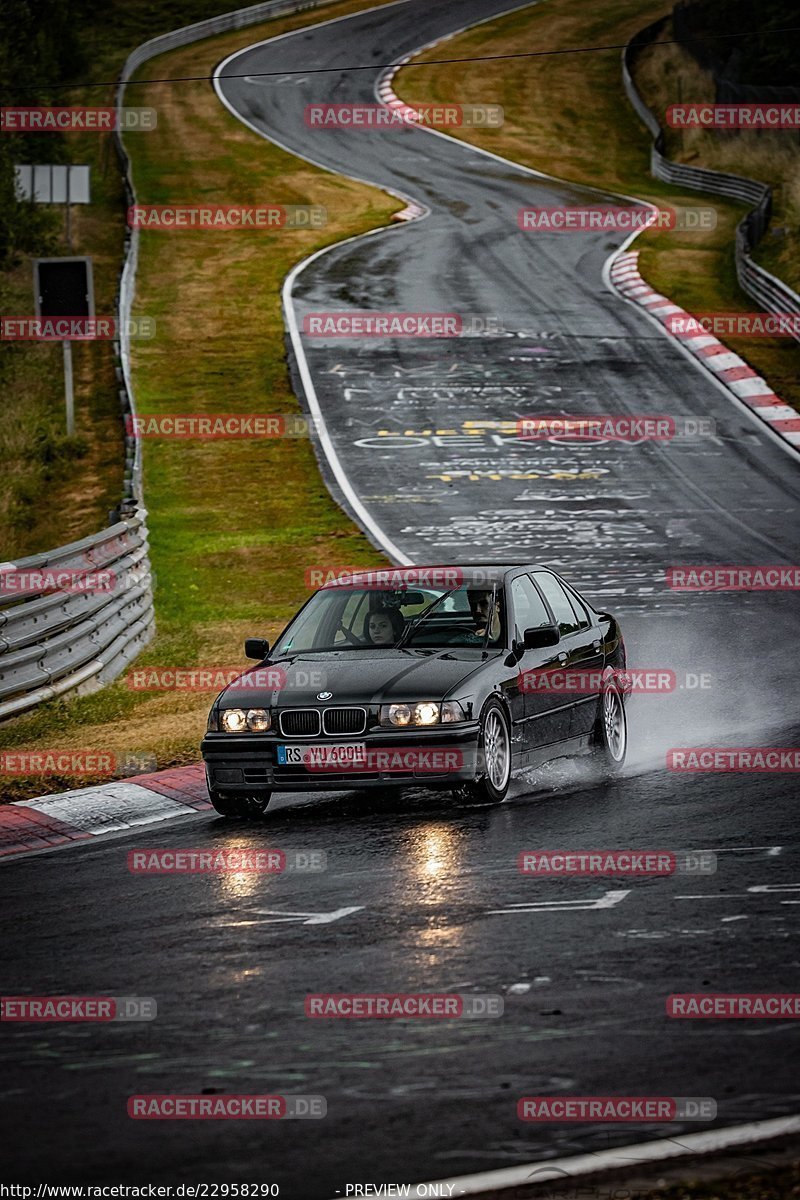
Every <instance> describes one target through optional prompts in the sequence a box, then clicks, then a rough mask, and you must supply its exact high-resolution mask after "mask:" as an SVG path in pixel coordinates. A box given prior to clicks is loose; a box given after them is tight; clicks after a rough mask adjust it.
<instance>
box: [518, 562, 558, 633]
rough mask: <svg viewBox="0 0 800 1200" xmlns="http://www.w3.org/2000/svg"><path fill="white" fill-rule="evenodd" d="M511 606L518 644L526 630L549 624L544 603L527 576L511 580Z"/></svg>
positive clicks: (548, 616)
mask: <svg viewBox="0 0 800 1200" xmlns="http://www.w3.org/2000/svg"><path fill="white" fill-rule="evenodd" d="M511 606H512V609H513V613H514V625H515V630H514V637H515V638H516V639H517V641H519V642H521V641H522V636H523V634H524V633H525V630H526V629H538V628H539V626H540V625H549V624H550V614H549V613H548V611H547V609H546V607H545V605H544V601H543V600H542V597H541V596H540V595H539V593H538V592H537V590H536V588H535V587H534V586H533V584H532V583H531V581H530V579H529V578H528V576H527V575H520V576H519V577H518V578H517V579H515V580H513V582H512V584H511Z"/></svg>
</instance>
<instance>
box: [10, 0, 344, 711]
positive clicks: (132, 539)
mask: <svg viewBox="0 0 800 1200" xmlns="http://www.w3.org/2000/svg"><path fill="white" fill-rule="evenodd" d="M333 2H334V0H267V2H266V3H262V4H256V5H253V6H251V7H250V8H244V9H238V10H237V11H235V12H230V13H224V14H222V15H221V16H218V17H213V18H212V19H211V20H208V21H200V22H198V23H197V24H195V25H187V26H184V27H183V28H182V29H177V30H174V31H173V32H171V33H167V34H164V35H163V36H161V37H155V38H151V39H150V40H149V41H147V42H143V43H142V45H140V46H137V47H136V49H135V50H133V51H132V53H131V54H129V56H128V58H127V59H126V61H125V65H124V66H123V68H122V71H121V73H120V77H119V82H118V85H117V93H116V105H117V108H118V109H119V108H120V107H121V106H122V104H123V98H124V94H125V85H126V84H127V83H128V81H129V80H130V78H131V76H132V75H133V73H134V72H135V71H136V70H137V68H138V67H140V66H141V65H142V64H143V63H145V62H147V61H148V60H149V59H151V58H155V57H156V56H158V55H159V54H164V53H165V52H166V51H168V50H174V49H177V48H178V47H180V46H187V45H190V44H191V43H192V42H196V41H201V40H202V39H203V38H207V37H212V36H214V35H215V34H219V33H227V32H229V31H231V30H234V29H241V28H244V27H246V26H248V25H253V24H256V23H258V22H259V21H262V20H266V19H268V18H270V17H275V16H280V15H281V14H282V13H297V12H302V11H303V10H305V9H312V8H319V7H321V6H323V5H325V4H331V3H333ZM118 124H119V122H118ZM115 144H116V149H117V153H118V156H119V160H120V165H121V169H122V173H123V176H124V180H125V192H126V201H127V205H128V206H130V205H133V204H135V203H136V193H135V191H134V187H133V180H132V176H131V169H130V160H129V158H128V155H127V153H126V151H125V147H124V145H123V142H122V137H121V134H120V133H119V131H117V132H116V133H115ZM138 257H139V231H138V229H133V230H128V233H127V235H126V242H125V261H124V265H123V269H122V273H121V275H120V282H119V288H118V291H117V298H116V309H117V315H118V317H119V330H120V334H119V341H118V342H117V343H115V351H116V354H117V356H118V360H119V365H118V367H117V380H118V383H119V401H120V407H121V409H122V414H123V418H124V417H125V416H127V415H128V414H130V415H134V414H135V413H136V402H135V397H134V392H133V384H132V379H131V347H130V328H131V326H130V317H131V312H132V308H133V298H134V288H135V280H136V267H137V264H138ZM142 500H143V497H142V450H141V441H140V440H139V439H138V438H134V437H132V436H131V435H130V434H129V433H128V432H127V431H126V435H125V483H124V490H123V498H122V503H121V504H120V510H119V511H120V514H121V516H122V520H121V521H119V522H118V523H117V524H114V525H111V526H109V528H108V529H104V530H102V531H101V532H100V533H96V534H93V535H92V536H90V537H86V538H83V539H82V540H81V541H77V542H72V543H70V544H69V545H67V546H60V547H59V548H58V549H56V550H51V551H48V552H46V553H44V554H35V555H32V556H30V557H29V558H24V559H21V560H19V561H18V562H13V563H12V562H6V563H0V720H3V719H4V718H8V717H13V716H16V715H17V714H19V713H21V712H25V711H26V710H27V709H30V708H33V707H35V706H36V705H37V704H41V703H42V702H43V701H44V700H51V699H53V698H54V697H56V696H60V695H63V694H64V693H65V692H69V691H72V690H74V689H76V688H81V689H86V690H89V689H94V688H96V687H98V686H100V685H102V684H104V683H108V682H110V681H111V680H112V679H115V678H116V677H117V676H118V675H119V674H120V672H121V671H123V670H124V668H125V666H126V665H127V664H128V663H129V662H130V661H131V659H133V658H134V657H135V656H136V655H137V654H138V653H139V651H140V650H141V649H142V648H143V647H144V646H145V645H146V644H147V642H148V641H149V640H150V638H151V637H152V636H153V633H154V631H155V619H154V613H153V589H152V577H151V573H150V562H149V552H148V543H147V525H146V523H145V518H146V513H145V510H144V508H143V505H142ZM98 571H99V572H101V573H104V574H102V576H101V577H102V580H103V581H104V583H105V584H107V586H102V587H98V583H99V580H98V578H97V572H98ZM37 573H38V577H37ZM26 578H27V579H28V580H29V581H30V586H28V587H27V588H26V587H22V586H20V585H21V583H24V580H25V579H26Z"/></svg>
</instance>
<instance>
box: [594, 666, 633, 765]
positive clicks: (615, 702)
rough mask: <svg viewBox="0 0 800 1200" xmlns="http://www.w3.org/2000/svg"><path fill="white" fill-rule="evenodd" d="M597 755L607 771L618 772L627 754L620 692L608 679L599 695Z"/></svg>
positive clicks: (596, 737)
mask: <svg viewBox="0 0 800 1200" xmlns="http://www.w3.org/2000/svg"><path fill="white" fill-rule="evenodd" d="M595 746H596V749H597V754H598V756H599V758H600V759H601V761H602V763H603V766H604V767H605V769H606V770H607V771H610V772H616V771H619V770H620V769H621V768H622V766H623V764H624V762H625V756H626V754H627V752H628V720H627V717H626V715H625V704H624V702H623V698H622V692H621V691H620V689H619V687H618V685H617V684H616V683H615V682H614V680H613V679H609V680H608V682H607V683H606V685H605V687H604V688H603V691H602V693H601V695H600V707H599V710H598V714H597V726H596V731H595Z"/></svg>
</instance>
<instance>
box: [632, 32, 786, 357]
mask: <svg viewBox="0 0 800 1200" xmlns="http://www.w3.org/2000/svg"><path fill="white" fill-rule="evenodd" d="M667 20H668V18H667V17H662V18H660V19H659V20H658V21H654V22H653V23H652V24H651V25H647V26H646V27H645V28H644V29H642V30H641V31H640V32H639V33H637V34H636V35H635V36H634V37H633V38H631V40H630V41H629V42H628V44H627V46H626V47H625V49H624V50H623V52H622V79H623V83H624V85H625V91H626V93H627V95H628V99H629V100H630V102H631V104H632V105H633V107H634V109H635V110H636V112H637V114H638V116H639V117H640V118H641V120H642V121H643V122H644V124H645V125H646V126H647V128H648V129H649V130H650V133H651V134H652V135H653V145H652V147H651V150H650V171H651V173H652V174H653V175H654V176H655V177H656V179H662V180H663V181H664V182H665V183H673V184H677V185H679V186H681V187H687V188H691V189H692V190H693V191H698V192H711V193H712V194H714V195H717V196H725V197H726V198H727V199H729V200H739V201H741V202H742V203H744V204H752V205H753V206H754V207H753V209H752V211H751V212H749V213H747V215H746V216H744V217H742V219H741V221H740V222H739V224H738V225H737V227H736V254H735V257H736V278H737V279H738V281H739V287H740V288H741V289H742V291H743V292H746V293H747V295H748V296H751V297H752V298H753V299H754V300H755V301H756V302H757V303H758V304H760V305H761V307H762V308H764V309H766V311H767V312H773V313H796V314H798V315H800V296H798V295H797V293H796V292H794V291H792V289H791V288H790V287H789V286H788V285H787V284H785V283H783V282H782V281H781V280H780V279H776V278H775V276H774V275H770V273H769V271H765V270H764V268H763V267H760V266H759V265H758V263H756V262H754V260H753V257H752V251H753V250H754V249H755V247H756V246H757V245H758V243H759V241H760V240H761V238H762V237H763V236H764V233H765V232H766V228H767V225H768V224H769V218H770V212H771V208H772V190H771V189H770V187H769V186H768V185H767V184H766V183H759V182H758V180H755V179H747V178H746V177H745V176H743V175H730V174H727V173H726V172H724V171H711V170H708V169H705V168H702V167H690V166H688V165H687V164H686V163H679V162H673V161H672V160H671V159H669V158H665V157H664V154H663V150H664V131H663V130H662V128H661V126H660V124H659V122H658V119H657V118H656V116H655V114H654V113H652V112H651V111H650V109H649V108H648V107H647V105H646V104H645V102H644V100H643V99H642V97H641V96H640V95H639V92H638V91H637V88H636V84H635V83H634V82H633V70H632V68H633V64H634V61H635V59H636V56H637V54H638V53H639V52H640V51H641V50H642V49H643V48H644V47H645V46H648V45H649V44H650V43H651V42H653V41H655V39H656V38H657V37H658V34H659V33H660V32H661V30H662V29H663V28H664V25H665V24H666V21H667ZM793 336H794V337H795V338H796V339H797V340H798V341H800V333H797V334H794V335H793Z"/></svg>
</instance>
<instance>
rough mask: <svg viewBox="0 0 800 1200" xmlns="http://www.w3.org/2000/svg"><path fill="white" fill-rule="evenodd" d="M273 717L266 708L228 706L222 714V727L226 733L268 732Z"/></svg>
mask: <svg viewBox="0 0 800 1200" xmlns="http://www.w3.org/2000/svg"><path fill="white" fill-rule="evenodd" d="M271 725H272V718H271V716H270V714H269V712H268V711H267V709H265V708H249V709H248V710H247V712H245V710H244V709H243V708H226V709H223V711H222V713H221V715H220V727H221V728H222V730H223V731H224V732H225V733H247V732H248V731H249V732H251V733H266V731H267V730H268V729H269V728H270V727H271Z"/></svg>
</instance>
